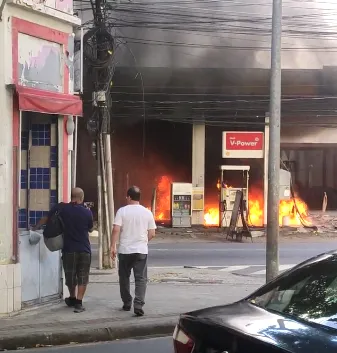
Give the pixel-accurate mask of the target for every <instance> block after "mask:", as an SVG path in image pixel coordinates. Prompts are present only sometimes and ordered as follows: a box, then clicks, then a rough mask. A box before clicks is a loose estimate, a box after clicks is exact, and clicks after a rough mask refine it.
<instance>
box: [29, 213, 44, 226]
mask: <svg viewBox="0 0 337 353" xmlns="http://www.w3.org/2000/svg"><path fill="white" fill-rule="evenodd" d="M47 214H48V211H29V225H35V224H37V222H38V221H39V220H40V219H41V218H42V217H44V216H46V215H47Z"/></svg>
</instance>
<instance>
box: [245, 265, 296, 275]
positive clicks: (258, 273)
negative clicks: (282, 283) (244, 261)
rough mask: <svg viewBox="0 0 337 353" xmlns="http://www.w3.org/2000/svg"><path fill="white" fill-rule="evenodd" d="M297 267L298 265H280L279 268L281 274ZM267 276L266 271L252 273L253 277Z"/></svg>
mask: <svg viewBox="0 0 337 353" xmlns="http://www.w3.org/2000/svg"><path fill="white" fill-rule="evenodd" d="M295 266H296V265H280V266H279V272H281V271H286V270H289V269H290V268H293V267H295ZM265 274H266V269H264V270H261V271H256V272H252V273H251V275H265Z"/></svg>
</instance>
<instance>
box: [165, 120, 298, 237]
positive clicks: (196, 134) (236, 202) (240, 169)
mask: <svg viewBox="0 0 337 353" xmlns="http://www.w3.org/2000/svg"><path fill="white" fill-rule="evenodd" d="M204 132H205V127H204V126H203V125H194V126H193V146H192V147H193V148H192V151H193V156H192V161H193V163H192V183H172V186H171V212H170V214H171V222H172V223H171V225H172V227H176V228H179V227H184V228H186V227H191V226H197V225H204V199H205V193H204V184H203V180H204V173H205V172H204V163H205V161H204V150H203V149H204V147H205V144H204V143H203V140H205V137H204ZM268 140H269V127H268V119H267V118H266V125H265V131H264V132H261V131H223V132H222V158H223V161H226V162H227V164H222V165H220V166H218V170H219V178H218V183H217V189H218V207H219V212H218V214H219V219H218V227H219V228H223V229H227V230H228V229H229V228H231V227H232V228H233V227H234V228H236V227H237V228H241V229H243V228H246V229H247V230H248V225H252V222H251V220H250V212H249V211H250V210H249V193H250V170H251V166H250V165H249V160H253V159H261V160H263V165H264V171H263V175H264V178H263V186H264V188H263V189H264V190H263V193H264V200H263V201H264V202H263V207H264V212H263V219H264V222H263V223H264V224H263V226H265V225H266V222H267V219H266V215H267V212H266V207H267V201H266V200H267V197H266V195H267V189H268V170H267V166H268V143H269V141H268ZM242 160H244V161H245V163H247V161H248V163H247V164H245V165H244V164H240V163H241V161H242ZM229 180H230V181H229ZM291 197H292V191H291V173H290V171H289V170H286V168H280V201H282V200H289V199H290V198H291ZM240 216H241V217H240ZM233 222H234V223H233ZM282 224H283V225H287V224H288V222H287V217H286V216H285V217H283V219H282ZM231 231H233V229H232V230H228V232H231ZM228 234H229V233H228Z"/></svg>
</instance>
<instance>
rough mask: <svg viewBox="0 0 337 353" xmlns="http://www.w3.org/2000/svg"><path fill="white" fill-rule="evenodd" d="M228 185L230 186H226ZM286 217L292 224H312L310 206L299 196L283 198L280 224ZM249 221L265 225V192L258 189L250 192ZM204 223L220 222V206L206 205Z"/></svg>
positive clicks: (251, 223) (211, 224) (258, 225)
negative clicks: (309, 217)
mask: <svg viewBox="0 0 337 353" xmlns="http://www.w3.org/2000/svg"><path fill="white" fill-rule="evenodd" d="M226 187H228V186H226ZM284 217H287V218H288V224H289V225H290V226H300V225H302V224H303V223H304V224H306V225H311V222H310V220H309V219H308V206H307V204H306V203H305V202H304V201H303V200H301V199H300V198H299V197H295V199H290V200H281V201H280V207H279V224H280V225H282V224H283V219H284ZM247 221H248V223H249V225H251V226H257V227H260V226H263V223H264V216H263V192H262V191H260V190H256V189H251V190H250V192H249V215H248V220H247ZM204 224H205V225H207V226H214V225H218V224H219V206H218V205H214V203H212V204H210V205H206V207H205V214H204Z"/></svg>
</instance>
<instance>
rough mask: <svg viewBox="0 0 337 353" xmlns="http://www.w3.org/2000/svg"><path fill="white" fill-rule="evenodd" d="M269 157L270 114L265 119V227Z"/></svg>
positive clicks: (264, 223) (265, 220)
mask: <svg viewBox="0 0 337 353" xmlns="http://www.w3.org/2000/svg"><path fill="white" fill-rule="evenodd" d="M268 157H269V114H266V117H265V126H264V155H263V162H264V173H263V225H264V226H266V225H267V209H268V208H267V207H268V205H267V202H268Z"/></svg>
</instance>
